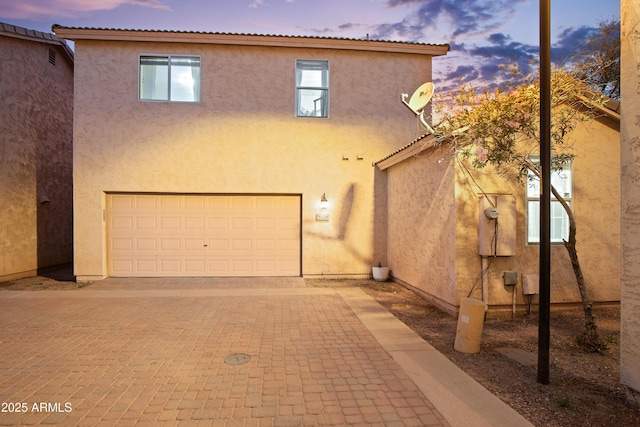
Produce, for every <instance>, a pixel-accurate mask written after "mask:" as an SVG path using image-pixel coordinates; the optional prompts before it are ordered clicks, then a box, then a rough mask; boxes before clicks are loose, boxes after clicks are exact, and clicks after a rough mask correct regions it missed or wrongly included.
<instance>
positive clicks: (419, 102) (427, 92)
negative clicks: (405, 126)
mask: <svg viewBox="0 0 640 427" xmlns="http://www.w3.org/2000/svg"><path fill="white" fill-rule="evenodd" d="M433 89H434V86H433V83H431V82H426V83H425V84H423V85H422V86H420V87H419V88H418V89H416V91H415V92H413V95H411V98H410V99H409V102H407V101H406V99H407V94H406V93H403V94H402V102H403V103H404V105H406V106H407V107H409V109H410V110H411V111H413V112H414V114H416V115H417V114H420V113H421V112H422V110H424V107H426V106H427V104H428V103H429V101H431V97H432V96H433Z"/></svg>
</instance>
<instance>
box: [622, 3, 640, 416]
mask: <svg viewBox="0 0 640 427" xmlns="http://www.w3.org/2000/svg"><path fill="white" fill-rule="evenodd" d="M620 16H621V24H622V31H621V60H622V69H621V78H622V86H621V93H622V130H621V138H620V139H621V143H622V149H621V153H620V154H621V157H620V158H621V162H622V174H621V176H622V283H621V287H622V289H621V291H622V292H621V301H622V304H621V305H622V310H621V321H620V379H621V381H622V383H623V384H625V385H627V386H628V387H629V388H630V390H631V391H632V392H631V393H630V397H631V398H632V400H634V401H635V403H636V405H639V404H640V321H639V317H638V316H639V315H640V160H639V159H640V123H639V122H638V111H640V68H639V64H640V5H639V4H638V3H637V2H636V1H633V0H622V7H621V15H620Z"/></svg>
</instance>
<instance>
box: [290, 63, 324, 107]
mask: <svg viewBox="0 0 640 427" xmlns="http://www.w3.org/2000/svg"><path fill="white" fill-rule="evenodd" d="M296 116H297V117H329V61H311V60H300V59H299V60H297V61H296Z"/></svg>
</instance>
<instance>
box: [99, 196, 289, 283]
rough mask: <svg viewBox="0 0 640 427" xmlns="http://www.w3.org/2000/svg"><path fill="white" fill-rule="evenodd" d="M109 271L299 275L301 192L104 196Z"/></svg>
mask: <svg viewBox="0 0 640 427" xmlns="http://www.w3.org/2000/svg"><path fill="white" fill-rule="evenodd" d="M107 205H108V210H107V218H108V221H107V224H108V229H107V236H108V238H107V240H108V259H109V275H110V276H115V277H165V276H174V277H179V276H300V197H299V196H246V195H173V194H167V195H158V194H153V195H150V194H110V195H109V196H108V198H107Z"/></svg>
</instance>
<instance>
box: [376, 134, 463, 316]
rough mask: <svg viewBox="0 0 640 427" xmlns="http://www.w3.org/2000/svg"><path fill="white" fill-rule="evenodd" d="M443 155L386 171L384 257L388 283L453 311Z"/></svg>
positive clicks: (448, 169) (448, 177)
mask: <svg viewBox="0 0 640 427" xmlns="http://www.w3.org/2000/svg"><path fill="white" fill-rule="evenodd" d="M417 144H421V142H418V143H417ZM443 157H446V154H445V153H443V152H442V151H441V150H439V149H434V148H430V149H427V150H426V151H423V152H421V153H419V154H417V155H416V156H410V157H409V158H407V159H406V160H404V161H403V162H401V163H398V164H396V165H394V166H392V167H390V168H389V169H386V173H387V183H388V192H387V198H388V200H387V203H388V212H387V214H388V240H387V245H388V249H387V250H388V252H387V254H388V256H387V259H388V265H389V267H390V270H391V274H392V275H393V277H394V280H396V281H399V282H401V283H404V284H407V285H410V286H412V287H414V288H416V289H417V290H419V291H421V292H422V293H423V295H424V296H426V297H427V298H429V299H431V300H433V301H434V302H435V303H436V304H438V305H440V306H442V307H443V308H447V309H451V310H455V308H454V307H455V305H456V274H455V265H456V258H455V257H456V238H457V237H459V236H458V234H457V233H456V221H455V218H456V215H455V199H454V197H455V191H454V179H453V178H454V174H455V166H454V164H453V163H452V162H449V161H442V159H443Z"/></svg>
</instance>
